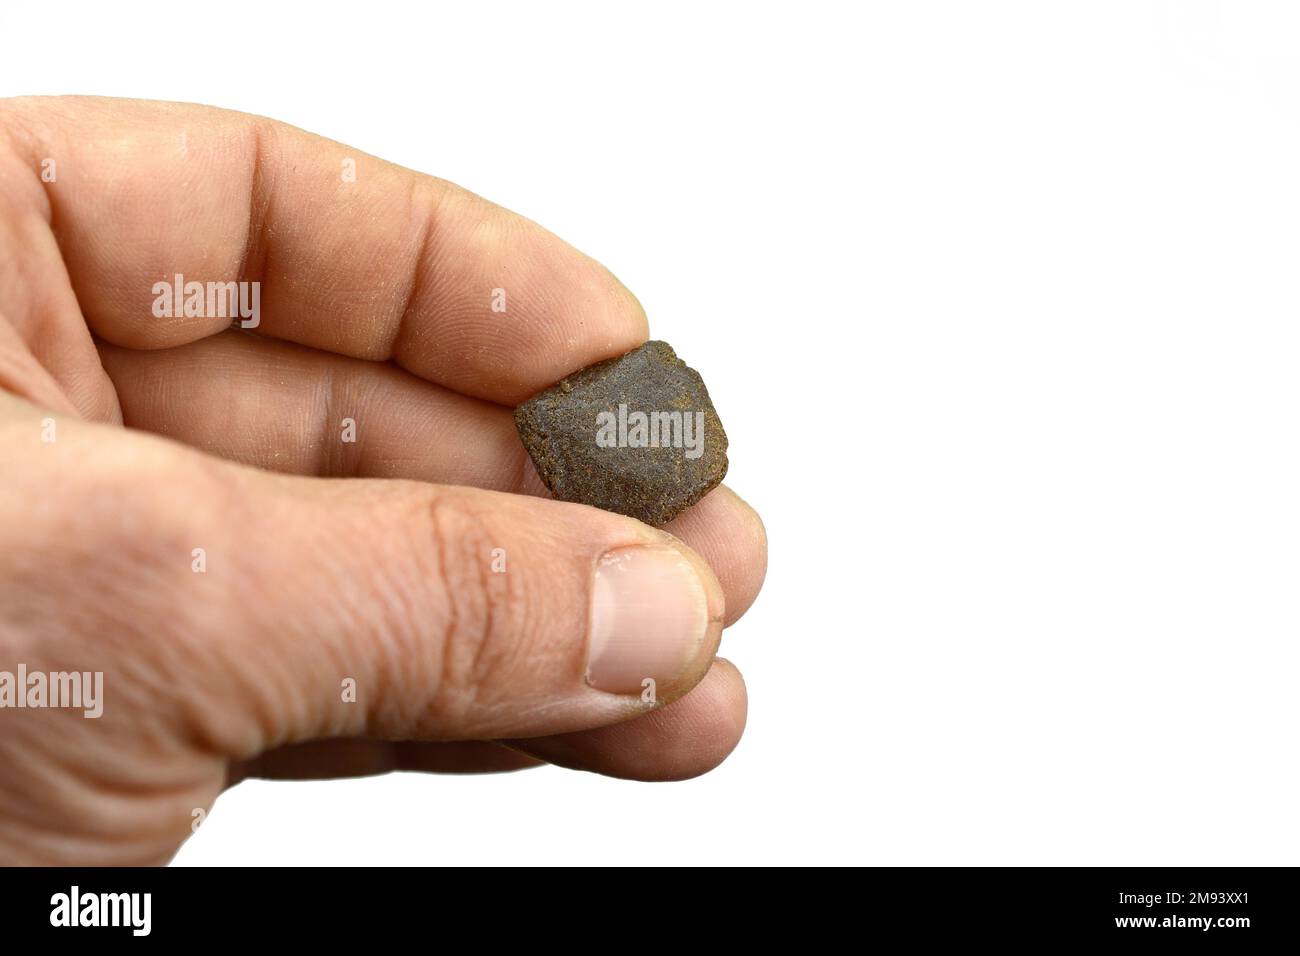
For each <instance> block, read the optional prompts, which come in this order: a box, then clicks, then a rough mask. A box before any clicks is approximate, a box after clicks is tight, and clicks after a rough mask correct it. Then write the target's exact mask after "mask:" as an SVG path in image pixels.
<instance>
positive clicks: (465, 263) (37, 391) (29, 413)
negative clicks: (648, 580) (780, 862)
mask: <svg viewBox="0 0 1300 956" xmlns="http://www.w3.org/2000/svg"><path fill="white" fill-rule="evenodd" d="M347 159H351V160H353V161H354V163H355V166H354V168H355V180H354V181H346V180H345V178H344V177H343V176H342V175H341V173H342V171H343V170H344V169H345V167H344V160H347ZM47 160H52V161H53V165H52V166H51V165H50V164H49V163H47ZM43 170H49V171H52V173H53V176H52V181H51V177H50V175H49V173H48V172H47V175H46V177H45V178H44V179H43V177H42V171H43ZM175 273H182V274H184V275H186V276H188V277H194V278H198V279H200V280H208V279H213V280H215V279H238V280H243V281H258V282H260V283H261V286H260V288H261V324H260V326H259V327H258V328H257V329H256V330H251V331H241V330H232V329H231V328H230V325H231V322H230V319H229V318H222V317H211V318H203V317H189V318H185V317H183V316H182V317H176V318H158V317H156V316H155V315H154V314H153V313H152V311H151V304H152V302H153V300H154V294H153V292H152V291H151V290H152V287H153V285H154V283H156V282H157V281H159V280H160V279H165V278H170V277H171V276H172V275H174V274H175ZM497 288H503V289H505V291H506V296H507V302H508V310H507V312H506V313H505V315H502V314H499V313H494V312H493V310H492V307H491V306H492V301H493V298H492V290H493V289H497ZM648 335H649V328H648V325H647V321H646V317H645V314H644V312H643V310H642V308H641V306H640V305H639V303H638V302H637V300H636V299H635V298H634V297H633V296H632V295H631V294H630V293H629V292H628V291H627V290H626V289H624V288H623V286H622V285H620V284H619V282H618V280H616V279H615V278H614V277H613V276H612V275H611V274H610V273H609V272H608V271H607V270H606V269H605V268H603V267H602V266H601V265H599V264H598V263H596V262H595V261H593V260H592V259H590V258H588V257H586V256H584V255H582V254H581V253H579V252H577V251H575V250H574V249H572V248H571V247H569V246H568V245H566V244H565V243H564V242H562V241H561V240H560V239H558V238H556V237H555V236H554V235H552V234H550V233H548V232H547V231H545V230H544V229H542V228H541V227H540V226H538V225H536V224H534V223H532V222H530V221H528V220H527V219H524V218H522V217H520V216H517V215H515V214H513V213H511V212H509V211H507V210H505V209H502V208H500V207H498V206H495V205H493V204H492V203H490V202H488V201H486V200H484V199H481V198H479V197H477V196H475V195H473V194H471V193H469V192H467V191H465V190H463V189H461V188H459V187H457V186H454V185H452V184H450V183H448V182H445V181H443V180H439V179H435V178H433V177H430V176H425V175H421V174H419V173H415V172H412V171H410V170H407V169H403V168H401V167H398V166H394V165H391V164H388V163H385V162H383V161H381V160H378V159H375V158H373V157H370V156H367V155H365V154H364V153H361V152H360V151H358V150H355V149H352V148H350V147H347V146H343V145H341V144H338V143H334V142H331V141H328V140H325V139H321V138H319V137H316V136H313V135H310V134H308V133H305V132H303V131H301V130H298V129H295V128H292V127H289V126H285V125H282V124H279V123H275V122H272V121H270V120H266V119H261V118H258V117H252V116H247V115H244V114H239V113H231V112H226V111H222V110H216V109H211V108H207V107H198V106H187V105H177V104H161V103H150V102H142V101H126V100H109V99H95V98H31V99H18V100H0V476H2V478H0V671H10V672H13V671H15V669H16V666H17V664H18V663H19V662H21V663H22V664H24V665H25V666H26V667H27V669H28V670H29V671H36V670H43V671H72V670H77V671H102V672H104V675H105V676H104V711H103V716H102V717H100V718H99V719H86V718H84V717H83V716H82V714H81V712H80V711H74V710H70V709H30V708H29V709H14V708H6V709H3V710H0V863H11V864H13V863H16V864H25V863H35V864H44V863H61V864H89V865H128V864H159V863H164V862H166V861H167V860H169V859H170V858H171V857H172V856H173V855H174V854H175V852H176V850H177V848H178V847H179V846H180V845H181V844H182V843H183V842H184V841H185V840H186V839H187V838H188V837H189V836H190V835H191V833H192V832H193V829H194V824H195V821H196V819H201V818H202V816H203V814H205V813H207V812H209V811H210V810H211V808H212V805H213V802H214V801H215V800H216V798H217V797H218V796H219V795H220V794H221V792H222V791H223V790H224V789H225V788H227V787H229V786H231V785H233V784H235V783H237V782H238V781H239V780H241V779H244V778H246V777H249V776H263V777H271V778H311V777H340V776H354V775H360V774H372V773H383V772H387V771H391V770H397V769H400V770H418V771H429V772H494V771H511V770H519V769H525V768H528V767H532V766H536V765H539V764H541V763H553V764H558V765H560V766H563V767H569V768H574V769H580V770H588V771H593V772H595V773H601V774H607V775H611V776H618V777H629V778H634V779H639V780H673V779H681V778H685V777H690V776H694V775H697V774H700V773H704V772H706V771H708V770H710V769H712V768H714V767H715V766H717V765H718V764H719V763H721V762H722V761H723V760H724V759H725V758H726V756H727V755H728V754H729V753H730V752H731V751H732V749H733V748H734V747H735V746H736V744H737V742H738V740H739V738H740V734H741V732H742V730H743V728H744V724H745V712H746V696H745V687H744V683H743V681H742V679H741V676H740V674H739V672H738V671H737V670H736V668H735V667H734V666H732V665H731V664H729V663H727V662H726V661H724V660H722V659H720V658H717V657H716V650H717V646H718V643H719V640H720V638H721V632H722V630H723V628H724V627H725V626H729V625H730V624H732V623H733V622H734V621H735V620H736V619H737V618H739V617H740V616H741V615H742V614H743V613H744V612H745V610H746V609H747V608H748V607H749V606H750V604H751V603H752V602H753V600H754V598H755V596H756V595H757V593H758V590H759V587H760V586H761V584H762V580H763V575H764V572H765V568H766V560H767V555H766V537H765V534H764V531H763V526H762V523H761V522H760V520H759V518H758V516H757V514H756V513H755V512H754V511H753V510H752V509H751V508H750V507H749V506H748V505H747V504H746V503H745V502H743V501H742V500H741V499H740V498H739V497H737V496H736V495H735V494H734V493H733V492H731V491H730V490H728V489H727V488H725V487H723V488H719V489H717V490H715V491H714V492H712V493H711V494H710V495H708V496H707V497H706V498H705V499H704V500H703V501H701V502H700V503H699V504H697V505H696V506H695V507H694V508H692V509H691V510H689V511H688V512H686V513H685V514H683V515H681V516H680V517H679V518H677V519H675V520H674V521H673V522H672V523H670V524H669V525H667V526H666V527H665V528H663V529H652V528H649V527H647V526H645V525H641V524H639V523H637V522H635V521H633V520H631V519H629V518H624V517H621V516H619V515H614V514H609V513H606V512H602V511H597V510H595V509H592V508H587V507H584V506H581V505H573V504H565V503H560V502H555V501H552V500H550V499H549V498H548V497H546V494H545V489H544V488H543V487H542V486H541V484H540V482H539V481H538V479H537V477H536V474H535V472H534V471H533V469H532V465H531V463H530V462H529V461H528V458H527V455H526V453H525V452H524V450H523V448H522V446H521V445H520V443H519V441H518V438H517V436H516V434H515V430H514V425H513V421H512V417H511V408H512V407H513V406H514V405H516V404H517V403H518V402H520V401H522V400H523V399H525V398H527V397H529V396H530V395H531V394H533V393H534V392H536V391H538V390H539V389H541V388H544V387H546V386H547V385H550V384H551V383H553V382H555V381H556V380H557V379H559V378H561V377H563V376H564V375H566V374H568V373H569V372H572V371H574V370H576V369H579V368H582V367H583V366H586V365H588V364H591V363H592V362H595V361H599V360H601V359H605V358H609V357H612V356H615V355H619V354H621V353H623V352H626V351H628V350H629V349H632V348H635V347H636V346H637V345H639V344H640V343H642V342H643V341H645V340H646V338H647V337H648ZM674 345H677V346H678V347H679V348H680V349H681V350H682V352H683V354H684V355H685V356H686V357H687V359H688V360H689V358H690V356H689V344H688V343H684V342H674ZM704 371H705V375H706V378H707V369H705V370H704ZM718 399H719V404H720V405H721V406H722V408H723V412H724V420H725V410H726V405H725V396H718ZM344 418H350V419H352V420H353V421H354V422H355V423H356V429H357V432H358V440H357V441H356V442H353V443H344V442H341V441H340V440H339V434H340V422H341V421H342V419H344ZM51 423H52V425H53V431H52V433H51ZM51 434H52V436H53V440H50V438H51ZM638 545H648V546H652V547H654V548H658V549H661V550H662V549H670V550H672V551H675V552H679V553H680V557H681V559H682V560H684V561H685V562H686V563H687V564H688V566H689V568H692V569H694V571H695V573H696V574H697V575H698V579H699V581H700V582H702V587H703V589H704V591H703V593H705V594H706V595H707V609H708V620H709V624H708V628H707V633H706V635H705V637H704V638H703V639H702V640H701V641H700V642H699V647H698V651H696V652H693V656H692V657H691V659H690V660H689V662H688V663H687V664H686V665H685V666H684V667H683V668H682V669H681V671H680V672H679V673H675V674H669V675H667V676H666V677H665V678H663V679H660V680H658V683H657V686H656V687H655V697H656V702H655V703H653V704H650V703H647V702H646V701H644V700H643V699H642V698H643V695H642V694H640V693H606V692H602V691H599V690H597V689H595V688H593V686H591V684H590V683H589V681H588V680H587V676H586V672H585V671H584V663H583V662H584V659H585V658H584V655H585V654H586V652H587V648H586V641H587V628H588V623H589V621H588V607H589V602H590V599H591V587H592V585H591V575H592V569H593V567H594V566H595V564H596V562H597V561H598V560H599V559H600V557H601V555H603V554H606V553H608V552H610V551H611V550H614V549H620V548H625V547H629V546H638ZM196 548H201V549H202V550H203V554H204V556H205V560H204V570H203V571H201V572H199V571H196V570H195V564H194V560H195V559H194V557H193V555H194V549H196ZM495 549H501V551H502V553H504V555H505V556H506V561H507V567H508V571H507V572H506V573H505V574H495V573H494V572H493V571H491V570H490V567H489V565H490V562H491V560H492V558H491V553H492V552H493V551H494V550H495ZM346 680H352V681H354V682H355V687H356V700H355V702H352V701H346V700H344V698H345V696H346V694H345V693H344V692H343V691H342V690H341V689H343V688H345V686H346V685H345V684H344V681H346ZM502 785H503V786H508V785H509V782H508V781H503V783H502ZM377 810H379V811H380V812H381V808H377ZM196 811H202V813H197V814H196ZM216 812H218V813H219V812H220V809H219V808H218V810H217V811H216ZM435 819H436V815H435ZM433 825H436V823H435V824H433Z"/></svg>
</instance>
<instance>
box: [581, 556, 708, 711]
mask: <svg viewBox="0 0 1300 956" xmlns="http://www.w3.org/2000/svg"><path fill="white" fill-rule="evenodd" d="M711 618H718V619H719V620H720V619H721V611H720V610H719V611H718V613H717V614H712V613H710V590H709V589H708V588H707V587H706V585H705V583H704V581H702V580H701V578H700V574H699V572H698V571H696V569H695V566H694V565H693V564H692V563H691V561H690V560H689V559H688V558H687V557H686V556H685V555H684V554H682V553H681V552H680V551H678V550H676V549H675V548H672V547H657V546H636V547H630V548H620V549H618V550H617V551H610V552H609V553H608V554H605V555H604V556H603V557H601V559H600V561H599V563H598V564H597V565H596V577H595V581H594V582H593V586H592V589H591V634H590V638H589V641H588V644H587V683H589V684H590V685H591V686H592V687H595V688H596V689H597V690H603V691H606V692H608V693H611V694H631V693H641V692H642V690H643V689H644V688H645V687H646V686H648V685H646V684H645V683H644V682H645V681H646V679H647V678H648V679H650V680H653V681H655V683H656V685H657V684H660V683H667V682H670V681H672V680H674V679H675V678H677V677H679V676H680V675H681V674H682V673H683V672H684V671H686V670H687V669H688V668H689V667H690V665H691V664H692V663H693V662H694V661H695V659H696V657H698V656H699V654H700V652H701V649H702V648H703V647H704V645H705V642H706V641H707V640H708V638H709V625H710V619H711Z"/></svg>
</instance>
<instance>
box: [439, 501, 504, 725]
mask: <svg viewBox="0 0 1300 956" xmlns="http://www.w3.org/2000/svg"><path fill="white" fill-rule="evenodd" d="M429 519H430V524H431V525H432V532H433V536H434V540H435V542H436V555H435V557H434V565H435V567H434V576H435V578H436V582H437V589H438V592H439V595H438V596H439V599H440V601H439V603H440V605H441V607H442V608H443V617H442V621H441V624H442V628H441V631H442V633H441V635H440V654H439V660H438V666H439V674H438V681H437V686H438V695H437V698H438V700H437V710H438V712H439V714H440V715H441V716H443V717H444V718H446V719H448V720H450V721H452V722H454V723H455V724H456V725H457V726H461V727H463V726H464V724H465V721H466V720H467V719H472V714H473V712H474V708H475V706H476V705H482V704H484V703H485V701H484V698H485V697H490V696H495V695H496V694H499V693H502V692H503V691H504V689H506V688H507V687H508V685H509V684H510V683H511V680H512V678H513V676H514V675H515V674H516V673H517V670H518V668H519V666H520V664H521V660H520V655H521V648H520V645H519V642H518V641H517V640H516V636H517V633H518V628H517V626H516V625H517V622H518V621H519V620H520V619H521V617H522V616H523V613H524V602H523V596H522V594H520V593H518V592H517V591H516V590H515V588H514V586H513V585H512V583H511V581H512V578H511V575H510V574H508V573H497V572H495V571H494V570H493V568H492V562H493V554H494V551H495V550H496V549H498V548H499V547H500V546H501V543H502V542H501V538H500V536H499V535H498V534H497V533H495V532H494V530H493V525H492V522H491V520H490V519H489V517H488V516H487V515H486V514H485V512H484V510H483V508H482V506H480V505H477V504H476V503H473V502H471V501H470V500H469V498H468V496H465V495H462V494H458V493H455V492H451V493H441V494H437V495H435V496H434V497H433V499H432V500H431V501H430V503H429Z"/></svg>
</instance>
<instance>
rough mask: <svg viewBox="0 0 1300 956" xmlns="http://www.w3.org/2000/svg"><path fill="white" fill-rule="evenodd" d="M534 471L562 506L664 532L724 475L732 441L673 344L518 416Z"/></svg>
mask: <svg viewBox="0 0 1300 956" xmlns="http://www.w3.org/2000/svg"><path fill="white" fill-rule="evenodd" d="M515 425H516V426H517V427H518V429H519V437H520V438H521V439H523V443H524V447H525V448H527V449H528V454H529V455H531V456H532V459H533V464H535V465H536V466H537V472H538V474H540V475H541V477H542V481H544V482H545V483H546V487H547V488H549V489H550V490H551V493H552V494H553V495H555V497H556V498H559V499H560V500H561V501H577V502H581V503H582V504H587V505H594V506H596V507H597V508H604V509H605V510H606V511H616V512H618V513H619V514H625V515H631V516H632V517H633V518H639V519H640V520H641V521H644V522H646V523H647V524H655V525H658V524H663V523H664V522H666V521H670V520H672V519H673V518H674V517H676V516H677V515H679V514H681V513H682V512H683V511H685V510H686V509H687V508H689V507H690V506H691V505H693V504H695V502H697V501H699V500H700V499H701V498H703V497H704V496H705V495H706V494H708V493H709V491H711V490H712V489H713V488H715V487H717V486H718V484H719V483H720V482H721V481H722V478H723V476H724V475H725V474H726V473H727V434H726V432H724V431H723V430H722V422H721V421H719V419H718V413H717V412H716V411H714V409H713V403H712V402H711V401H709V390H708V389H707V388H705V387H704V381H703V379H701V378H700V376H699V373H697V372H696V371H695V370H694V369H692V368H688V367H687V365H686V363H685V362H683V361H682V360H681V359H679V358H678V357H677V354H676V353H675V352H674V351H673V350H672V346H670V345H669V344H668V343H667V342H647V343H646V344H645V345H643V346H641V347H640V348H638V349H634V350H633V351H631V352H628V353H627V354H626V355H623V356H620V357H619V358H616V359H610V360H609V361H606V362H598V363H597V364H595V365H590V366H588V367H587V368H584V369H582V370H581V371H579V372H575V373H574V374H572V375H570V376H569V377H568V378H565V379H562V380H561V381H559V382H557V383H556V384H555V385H552V386H551V387H550V388H548V389H546V390H545V391H543V392H539V393H538V394H537V395H534V396H533V397H532V398H530V399H529V400H528V401H526V402H524V403H523V404H522V405H520V406H519V407H518V408H517V409H515Z"/></svg>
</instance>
